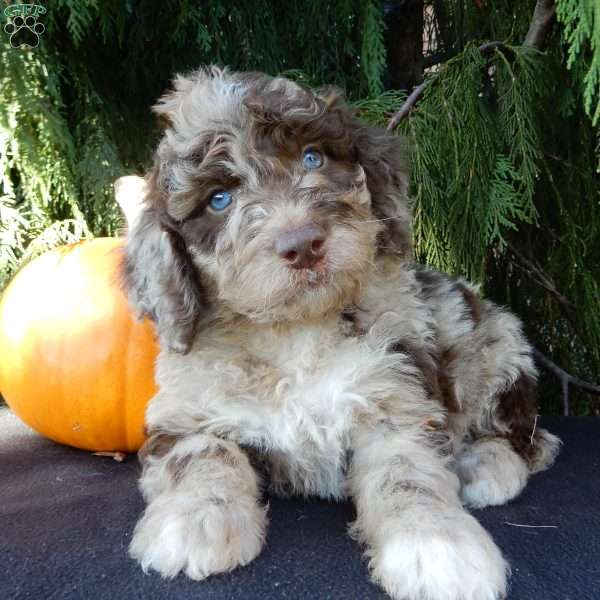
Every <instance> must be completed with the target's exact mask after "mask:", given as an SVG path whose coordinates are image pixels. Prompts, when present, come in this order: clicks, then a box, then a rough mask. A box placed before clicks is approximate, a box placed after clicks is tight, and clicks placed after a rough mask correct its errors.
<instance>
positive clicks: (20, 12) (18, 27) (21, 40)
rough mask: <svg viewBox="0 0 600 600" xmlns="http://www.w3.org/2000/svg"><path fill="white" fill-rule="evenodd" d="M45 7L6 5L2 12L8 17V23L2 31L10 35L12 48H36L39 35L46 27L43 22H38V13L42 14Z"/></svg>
mask: <svg viewBox="0 0 600 600" xmlns="http://www.w3.org/2000/svg"><path fill="white" fill-rule="evenodd" d="M45 12H46V9H45V8H44V7H43V6H37V5H35V4H16V5H13V6H9V7H7V9H6V10H5V11H4V14H5V15H6V16H7V17H8V23H6V25H5V26H4V31H5V33H7V34H8V35H9V36H10V45H11V46H12V47H13V48H21V49H23V50H26V49H30V48H37V46H38V45H39V43H40V35H42V33H44V31H45V30H46V28H45V27H44V25H43V23H40V22H38V20H37V17H38V15H39V14H44V13H45Z"/></svg>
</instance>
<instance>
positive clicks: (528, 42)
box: [523, 0, 554, 50]
mask: <svg viewBox="0 0 600 600" xmlns="http://www.w3.org/2000/svg"><path fill="white" fill-rule="evenodd" d="M553 18H554V0H538V1H537V2H536V4H535V8H534V9H533V17H532V18H531V23H530V25H529V31H528V32H527V35H526V36H525V41H524V42H523V45H524V46H532V47H533V48H537V49H538V50H541V49H542V48H543V47H544V44H545V43H546V37H547V36H548V31H549V30H550V27H551V26H552V20H553Z"/></svg>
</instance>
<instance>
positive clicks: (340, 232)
mask: <svg viewBox="0 0 600 600" xmlns="http://www.w3.org/2000/svg"><path fill="white" fill-rule="evenodd" d="M154 110H155V111H156V112H157V113H158V114H159V116H160V117H161V118H162V120H163V122H164V124H165V132H164V135H163V137H162V140H161V142H160V144H159V146H158V149H157V151H156V157H155V164H154V168H153V169H152V170H151V172H150V173H149V175H148V178H147V193H146V196H145V199H144V205H143V210H142V212H141V214H140V215H139V217H138V219H137V221H136V223H135V226H134V227H133V229H132V230H131V231H130V233H129V237H128V242H127V247H126V257H125V261H124V275H125V280H126V285H127V287H128V290H129V295H130V299H131V302H132V303H133V305H134V306H135V307H136V308H137V310H138V312H139V314H141V315H149V316H150V317H151V318H152V319H153V320H154V322H155V323H156V328H157V332H158V335H159V337H160V342H161V347H162V349H161V352H160V355H159V357H158V360H157V364H156V380H157V384H158V388H159V391H158V393H157V395H156V396H155V397H154V398H153V399H152V401H151V402H150V404H149V406H148V410H147V414H146V426H147V433H148V441H147V442H146V444H145V446H144V447H143V449H142V450H141V452H140V457H141V461H142V464H143V473H142V477H141V482H140V487H141V491H142V493H143V495H144V498H145V499H146V501H147V507H146V510H145V512H144V514H143V516H142V518H141V519H140V521H139V522H138V524H137V526H136V528H135V533H134V536H133V540H132V542H131V547H130V552H131V555H132V556H133V557H135V558H136V559H137V560H139V562H140V563H141V565H142V568H143V569H144V570H148V569H154V570H156V571H158V572H159V573H161V574H162V575H163V576H165V577H173V576H175V575H177V574H178V573H180V572H182V571H183V572H185V573H186V574H187V575H188V576H189V577H191V578H193V579H204V578H205V577H207V576H209V575H211V574H213V573H221V572H223V571H228V570H230V569H233V568H235V567H237V566H239V565H245V564H247V563H249V562H250V561H251V560H252V559H253V558H255V557H256V556H257V555H258V554H259V552H260V551H261V548H262V547H263V545H264V542H265V536H266V530H267V514H266V512H267V511H266V507H265V506H264V505H263V504H262V503H261V477H262V476H264V477H265V479H266V480H268V481H270V485H271V488H272V490H273V491H274V492H275V493H279V494H300V495H312V494H316V495H318V496H320V497H324V498H335V499H343V498H350V499H352V501H353V502H354V503H355V504H356V512H357V517H356V521H355V522H354V523H353V524H352V525H351V528H350V532H351V535H352V536H354V537H355V538H356V539H357V540H358V541H359V542H360V543H361V544H362V545H363V546H364V548H365V550H366V553H367V556H368V557H369V559H370V563H369V564H370V568H371V572H372V575H373V578H374V580H375V581H376V582H378V583H379V584H381V585H382V586H383V588H385V590H386V591H387V592H388V593H389V594H390V596H392V597H393V598H396V599H403V600H404V599H407V600H494V599H497V598H501V597H503V596H504V595H505V592H506V577H507V570H508V567H507V564H506V562H505V561H504V559H503V558H502V555H501V553H500V551H499V550H498V548H497V547H496V546H495V544H494V542H493V541H492V539H491V538H490V536H489V534H488V533H487V532H486V531H485V530H484V529H483V528H482V527H481V526H480V525H479V523H478V522H477V521H476V520H475V519H474V518H473V517H472V516H471V515H469V513H468V512H466V511H465V510H464V509H463V504H466V505H468V506H471V507H478V508H480V507H483V506H487V505H496V504H503V503H504V502H507V501H508V500H510V499H511V498H514V497H515V496H516V495H517V494H518V493H519V492H520V491H521V490H522V489H523V487H524V485H525V483H526V481H527V479H528V477H529V475H530V474H531V473H534V472H536V471H539V470H541V469H545V468H547V467H548V466H549V465H550V464H551V463H552V461H553V459H554V457H555V455H556V453H557V450H558V447H559V441H558V439H557V438H556V437H554V436H552V435H551V434H549V433H548V432H546V431H544V430H542V429H540V428H536V423H535V413H536V406H535V403H534V401H533V399H532V396H531V392H532V386H533V383H534V380H535V377H536V371H535V367H534V364H533V361H532V358H531V348H530V346H529V345H528V344H527V341H526V340H525V339H524V337H523V334H522V331H521V325H520V323H519V322H518V320H517V319H516V318H515V317H514V316H513V315H511V314H510V313H508V312H507V311H505V310H504V309H501V308H499V307H497V306H494V305H493V304H491V303H489V302H487V301H485V300H482V299H480V298H479V297H478V296H477V293H476V291H475V289H474V288H472V287H471V286H470V285H469V284H468V283H467V282H465V281H463V280H460V279H451V278H449V277H447V276H445V275H442V274H440V273H438V272H435V271H431V270H427V269H425V268H422V267H419V266H415V265H413V264H412V263H411V243H410V215H409V210H408V208H407V199H406V187H407V177H406V169H405V165H404V160H403V148H402V144H401V142H400V141H399V139H398V138H396V137H395V136H392V135H390V134H388V133H385V132H383V131H380V130H378V129H373V128H370V127H368V126H366V125H365V124H363V123H361V122H360V121H359V120H357V118H356V117H355V116H354V115H353V112H352V110H351V109H350V108H349V107H348V106H347V105H346V104H345V103H344V101H343V99H342V98H341V96H340V94H339V93H337V92H336V91H334V90H326V91H324V92H322V93H319V94H317V93H314V92H312V91H308V90H305V89H302V88H301V87H299V86H298V85H296V84H295V83H292V82H290V81H288V80H285V79H282V78H270V77H267V76H265V75H261V74H254V73H252V74H238V73H230V72H228V71H227V70H219V69H216V68H212V69H205V70H200V71H198V72H196V73H193V74H191V75H188V76H185V77H182V76H179V77H177V78H176V79H175V82H174V89H173V90H172V91H171V92H169V93H168V94H167V95H165V96H164V97H162V98H161V100H160V101H159V103H158V104H157V106H155V107H154Z"/></svg>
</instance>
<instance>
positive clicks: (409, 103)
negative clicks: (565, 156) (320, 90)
mask: <svg viewBox="0 0 600 600" xmlns="http://www.w3.org/2000/svg"><path fill="white" fill-rule="evenodd" d="M553 16H554V0H538V1H537V2H536V5H535V9H534V10H533V16H532V18H531V23H530V25H529V31H528V32H527V35H526V36H525V40H524V41H523V45H524V46H531V47H532V48H536V49H537V50H541V49H542V48H543V46H544V43H545V41H546V37H547V35H548V31H549V29H550V25H551V24H552V18H553ZM477 49H478V50H479V52H480V53H481V54H484V55H485V54H488V53H490V52H492V51H494V50H497V49H498V50H501V51H503V52H506V51H508V52H510V51H511V50H510V48H509V47H508V46H506V44H504V43H503V42H499V41H491V42H485V43H484V44H481V45H480V46H479V47H478V48H477ZM436 79H437V76H432V77H430V78H429V79H426V80H425V81H424V82H423V83H421V84H420V85H418V86H417V87H416V88H415V89H414V90H413V91H412V92H411V94H410V95H409V96H408V98H407V99H406V102H404V104H403V105H402V106H401V107H400V108H399V110H398V111H397V112H396V113H395V114H394V115H393V116H392V118H391V119H390V120H389V122H388V125H387V130H388V131H393V130H394V129H396V127H397V126H398V125H399V123H400V122H401V121H403V120H404V119H405V118H406V117H407V116H408V115H409V114H410V112H411V111H412V109H413V108H414V107H415V105H416V103H417V102H418V101H419V100H420V99H421V97H422V96H423V94H424V93H425V90H426V89H427V88H428V87H429V86H430V85H431V84H432V83H433V82H434V81H436Z"/></svg>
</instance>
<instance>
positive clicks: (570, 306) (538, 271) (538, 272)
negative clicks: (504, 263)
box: [508, 244, 576, 319]
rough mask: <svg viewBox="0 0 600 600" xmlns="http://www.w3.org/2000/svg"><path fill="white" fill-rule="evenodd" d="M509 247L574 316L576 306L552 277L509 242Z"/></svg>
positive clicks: (539, 281) (570, 315) (569, 314)
mask: <svg viewBox="0 0 600 600" xmlns="http://www.w3.org/2000/svg"><path fill="white" fill-rule="evenodd" d="M508 249H509V250H510V251H511V252H512V253H513V254H514V255H515V257H516V258H517V260H518V261H519V262H520V263H521V264H522V265H524V266H525V267H527V269H529V271H530V272H531V273H532V274H533V275H534V276H535V278H536V279H537V281H538V283H539V284H540V285H541V286H542V287H543V288H544V289H545V290H547V291H548V292H550V293H551V294H552V295H553V296H554V297H555V298H556V299H557V300H558V301H559V302H560V303H561V304H562V305H563V306H564V308H565V310H566V311H567V312H568V315H567V316H568V318H569V319H572V318H573V311H574V310H575V309H576V306H575V305H574V304H573V302H571V301H570V300H569V299H568V298H567V297H566V296H564V295H563V294H562V293H561V292H559V291H558V290H557V289H556V285H555V284H554V281H552V278H551V277H550V276H549V275H548V274H546V273H545V272H544V271H543V270H542V269H541V268H540V267H539V265H537V264H536V263H534V262H533V261H532V260H530V259H528V258H526V257H525V256H523V255H522V254H521V253H520V252H519V251H518V250H517V249H516V248H515V247H514V246H513V245H512V244H508Z"/></svg>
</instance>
